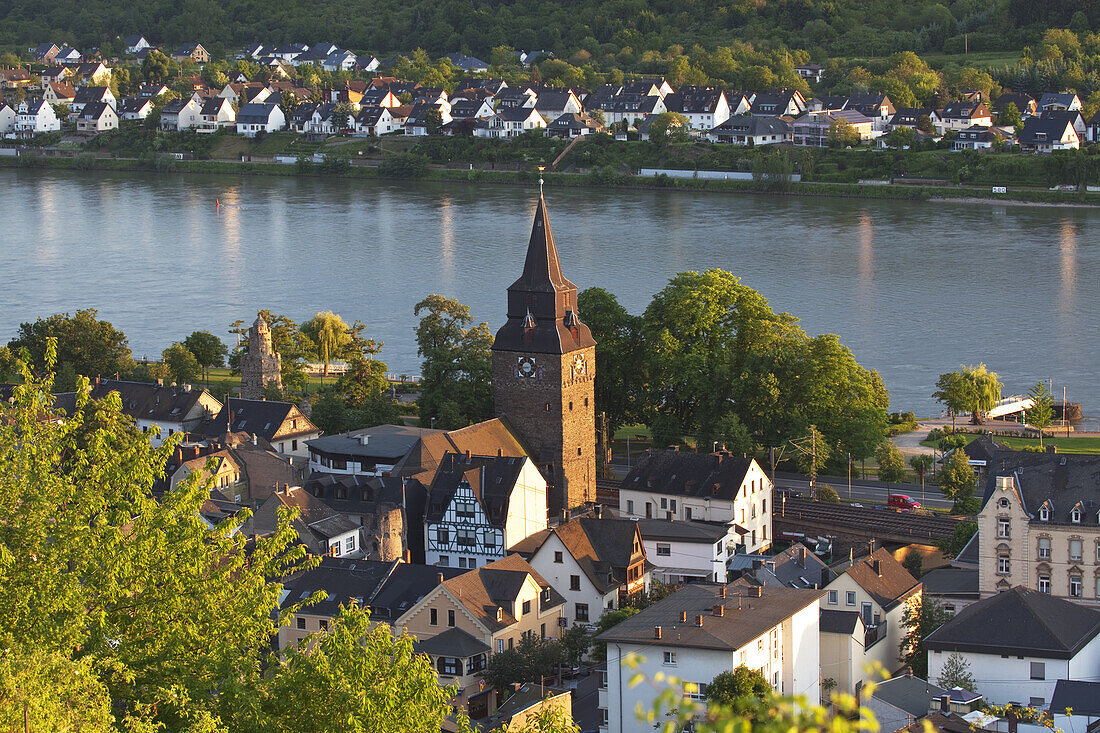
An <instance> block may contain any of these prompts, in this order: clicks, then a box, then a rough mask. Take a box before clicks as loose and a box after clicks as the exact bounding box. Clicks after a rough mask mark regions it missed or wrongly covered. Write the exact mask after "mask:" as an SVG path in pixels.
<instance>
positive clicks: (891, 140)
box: [886, 125, 917, 150]
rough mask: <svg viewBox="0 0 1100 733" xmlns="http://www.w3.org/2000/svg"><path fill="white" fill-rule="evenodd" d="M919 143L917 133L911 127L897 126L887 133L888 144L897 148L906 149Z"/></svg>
mask: <svg viewBox="0 0 1100 733" xmlns="http://www.w3.org/2000/svg"><path fill="white" fill-rule="evenodd" d="M916 143H917V133H916V132H914V131H913V128H911V127H905V126H903V125H898V126H896V127H895V128H894V129H893V130H890V132H888V133H886V144H887V145H889V146H890V147H892V148H894V149H895V150H906V149H908V148H911V147H913V146H914V145H916Z"/></svg>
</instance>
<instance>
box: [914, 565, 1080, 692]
mask: <svg viewBox="0 0 1100 733" xmlns="http://www.w3.org/2000/svg"><path fill="white" fill-rule="evenodd" d="M924 646H925V649H926V650H927V651H928V676H929V677H930V678H932V679H936V678H937V677H938V676H939V675H940V674H941V672H942V670H943V666H944V664H945V663H946V662H947V660H948V659H949V658H950V656H951V654H952V653H953V652H958V653H959V654H962V655H964V656H965V657H966V660H967V661H968V662H969V663H970V674H971V675H973V676H974V679H975V681H976V682H977V690H976V691H977V692H980V693H981V694H982V695H983V696H984V697H985V699H986V701H987V702H989V703H992V704H994V705H1007V704H1008V703H1010V702H1018V703H1021V704H1024V705H1030V706H1033V707H1043V706H1044V705H1046V704H1047V703H1049V702H1050V701H1051V698H1052V697H1053V695H1054V687H1055V684H1056V682H1057V681H1058V680H1095V679H1096V678H1097V676H1098V674H1100V611H1097V610H1096V609H1093V608H1088V607H1085V606H1081V605H1078V604H1076V603H1071V602H1070V601H1066V600H1063V599H1061V598H1056V597H1054V596H1051V595H1048V594H1046V593H1040V592H1038V591H1034V590H1031V589H1030V588H1025V587H1023V586H1016V587H1014V588H1012V589H1010V590H1006V591H1004V592H1002V593H998V594H997V595H995V596H991V597H989V598H985V599H983V600H981V601H979V602H978V603H975V604H973V605H972V606H968V607H967V608H964V609H963V610H962V611H959V613H958V615H956V616H955V618H953V619H952V620H950V621H948V622H947V623H946V624H944V625H943V626H941V627H940V628H938V629H936V630H935V631H933V632H932V633H931V634H929V635H928V637H926V638H925V640H924Z"/></svg>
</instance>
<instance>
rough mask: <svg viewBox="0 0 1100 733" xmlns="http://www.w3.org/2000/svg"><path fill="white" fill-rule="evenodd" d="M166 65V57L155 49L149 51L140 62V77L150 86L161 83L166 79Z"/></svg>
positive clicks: (167, 61)
mask: <svg viewBox="0 0 1100 733" xmlns="http://www.w3.org/2000/svg"><path fill="white" fill-rule="evenodd" d="M168 63H169V60H168V57H167V56H165V55H164V54H163V53H161V52H160V51H158V50H156V49H155V48H154V49H150V50H149V53H147V54H146V55H145V58H144V59H143V60H142V62H141V75H142V76H143V77H145V81H146V82H148V83H150V84H152V83H158V84H159V83H163V82H164V80H165V79H166V78H167V77H168Z"/></svg>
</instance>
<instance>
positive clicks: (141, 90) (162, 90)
mask: <svg viewBox="0 0 1100 733" xmlns="http://www.w3.org/2000/svg"><path fill="white" fill-rule="evenodd" d="M168 91H169V89H168V87H166V86H165V85H163V84H158V83H156V82H154V83H152V84H142V85H141V86H139V87H138V90H137V96H139V97H142V98H143V99H156V98H157V97H159V96H160V95H162V94H167V93H168Z"/></svg>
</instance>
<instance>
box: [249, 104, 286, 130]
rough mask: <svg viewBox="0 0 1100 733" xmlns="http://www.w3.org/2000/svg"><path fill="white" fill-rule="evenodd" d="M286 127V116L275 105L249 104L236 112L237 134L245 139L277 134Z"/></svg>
mask: <svg viewBox="0 0 1100 733" xmlns="http://www.w3.org/2000/svg"><path fill="white" fill-rule="evenodd" d="M284 127H286V115H284V114H283V110H282V109H280V108H279V105H277V104H269V103H267V102H249V103H248V104H244V105H241V108H240V109H239V110H238V111H237V132H239V133H241V134H242V135H244V136H245V137H256V135H258V134H260V133H264V134H266V133H269V132H277V131H279V130H281V129H283V128H284Z"/></svg>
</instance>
